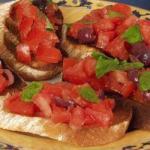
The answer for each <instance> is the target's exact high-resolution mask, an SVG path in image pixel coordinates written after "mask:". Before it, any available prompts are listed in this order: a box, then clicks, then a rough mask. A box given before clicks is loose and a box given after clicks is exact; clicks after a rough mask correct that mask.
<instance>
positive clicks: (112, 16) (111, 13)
mask: <svg viewBox="0 0 150 150" xmlns="http://www.w3.org/2000/svg"><path fill="white" fill-rule="evenodd" d="M108 16H109V17H110V18H115V17H124V15H123V14H121V13H119V12H117V11H112V10H111V11H109V12H108Z"/></svg>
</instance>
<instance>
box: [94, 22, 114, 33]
mask: <svg viewBox="0 0 150 150" xmlns="http://www.w3.org/2000/svg"><path fill="white" fill-rule="evenodd" d="M93 26H94V30H95V32H96V33H99V32H100V31H111V30H113V29H114V28H115V25H114V24H113V23H112V22H111V20H110V19H99V20H98V22H97V23H96V24H94V25H93Z"/></svg>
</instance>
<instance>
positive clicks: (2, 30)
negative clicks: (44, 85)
mask: <svg viewBox="0 0 150 150" xmlns="http://www.w3.org/2000/svg"><path fill="white" fill-rule="evenodd" d="M12 4H13V3H8V4H7V5H6V7H5V8H3V16H1V19H0V48H1V49H0V58H1V59H2V60H3V61H5V62H6V63H7V65H8V66H9V67H10V68H11V69H12V70H13V71H14V72H16V73H17V75H19V76H20V77H22V78H23V79H24V80H27V81H33V80H35V81H41V80H48V79H51V78H53V77H55V76H56V75H57V74H59V73H60V72H61V63H58V64H49V65H46V67H45V66H44V67H43V65H44V64H42V63H40V62H37V61H33V62H32V63H31V65H26V64H23V63H21V62H19V61H18V60H17V59H16V57H15V47H16V45H17V44H18V43H19V41H18V36H17V28H16V24H15V22H14V21H13V20H12V19H11V18H9V17H7V14H8V13H9V10H10V8H11V6H12ZM5 25H6V26H5Z"/></svg>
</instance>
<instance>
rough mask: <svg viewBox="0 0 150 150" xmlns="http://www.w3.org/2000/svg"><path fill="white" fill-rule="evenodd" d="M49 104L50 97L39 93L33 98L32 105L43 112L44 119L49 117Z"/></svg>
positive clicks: (50, 112)
mask: <svg viewBox="0 0 150 150" xmlns="http://www.w3.org/2000/svg"><path fill="white" fill-rule="evenodd" d="M50 102H51V99H50V97H49V96H48V95H46V94H43V93H39V94H38V95H36V96H35V97H34V98H33V103H34V104H35V105H36V106H37V107H38V108H39V109H40V110H41V112H43V114H44V115H45V117H50V116H51V114H52V110H51V107H50Z"/></svg>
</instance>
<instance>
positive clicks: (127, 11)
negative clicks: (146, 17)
mask: <svg viewBox="0 0 150 150" xmlns="http://www.w3.org/2000/svg"><path fill="white" fill-rule="evenodd" d="M111 9H112V10H113V11H117V12H119V13H121V14H123V15H125V16H130V15H132V10H131V8H130V7H129V6H128V5H126V4H121V3H118V4H115V5H113V6H112V8H111Z"/></svg>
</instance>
